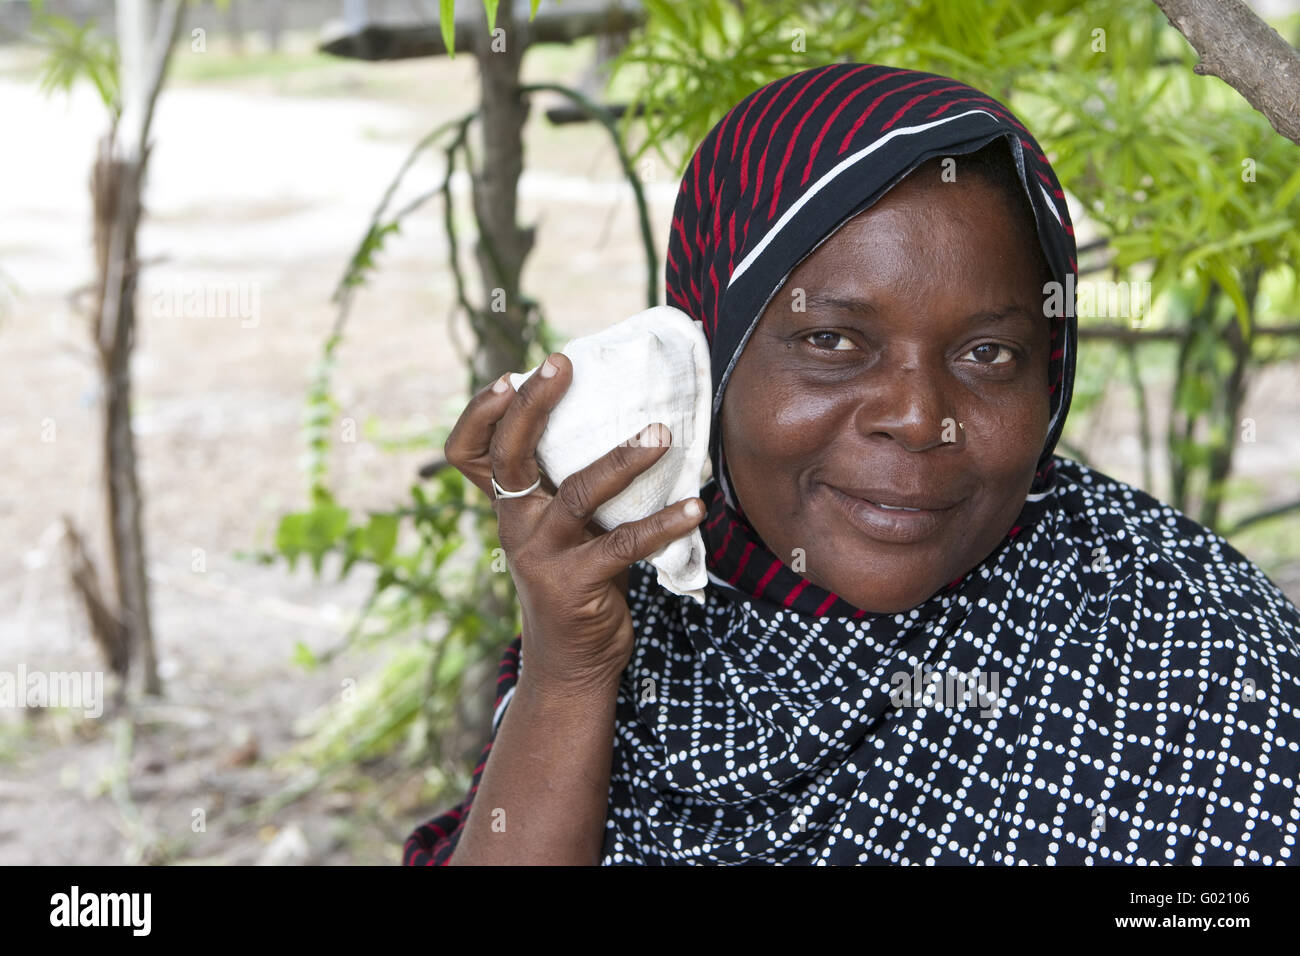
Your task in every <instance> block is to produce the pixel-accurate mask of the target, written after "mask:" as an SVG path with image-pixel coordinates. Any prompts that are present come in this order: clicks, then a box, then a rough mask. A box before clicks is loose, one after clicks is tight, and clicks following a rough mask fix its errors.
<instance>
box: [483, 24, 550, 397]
mask: <svg viewBox="0 0 1300 956" xmlns="http://www.w3.org/2000/svg"><path fill="white" fill-rule="evenodd" d="M514 7H515V5H514V2H513V0H502V2H501V5H500V6H499V7H498V8H497V18H496V25H497V27H498V28H500V29H501V30H502V31H504V35H503V36H500V37H499V38H497V39H495V40H494V38H493V37H492V36H490V35H489V34H488V32H487V29H486V26H487V24H486V22H483V24H482V27H483V29H481V30H476V31H475V32H476V36H477V37H478V39H477V42H476V46H475V49H474V53H475V57H476V60H477V63H478V69H479V85H480V92H481V96H482V100H481V102H480V105H479V109H480V126H481V129H482V149H483V152H482V156H483V160H482V165H481V166H480V168H479V169H478V170H471V180H472V195H473V203H474V215H475V219H476V220H477V222H478V229H479V236H478V238H477V240H476V241H475V244H474V253H475V257H476V258H477V260H478V267H479V274H480V276H481V277H482V283H483V296H484V302H483V305H482V308H481V309H479V310H476V311H475V313H474V314H472V315H471V316H470V323H471V325H472V326H473V329H474V334H475V336H476V337H477V339H478V343H479V347H478V348H477V349H476V350H475V353H474V361H473V366H472V368H471V376H472V379H471V383H470V388H471V390H473V391H477V390H478V389H479V388H481V387H482V386H483V385H486V384H487V383H488V382H490V381H492V379H494V378H496V377H497V376H499V375H501V374H502V373H504V372H508V371H520V370H522V369H523V367H524V361H525V352H524V349H525V346H526V342H527V341H528V309H527V307H526V305H525V303H524V301H523V298H522V296H521V295H520V293H519V277H520V273H521V272H522V271H523V265H524V259H525V258H526V257H527V256H528V253H529V252H530V251H531V250H532V247H533V236H534V230H533V229H532V228H531V227H530V228H526V229H521V228H520V227H519V225H518V223H517V222H516V219H515V217H516V214H517V211H518V191H519V176H520V173H521V172H522V171H523V165H524V148H523V128H524V123H525V121H526V120H527V119H528V103H527V101H526V100H524V99H523V98H522V97H521V96H520V95H519V65H520V62H521V60H522V59H523V54H524V49H525V47H526V45H527V37H526V36H525V35H524V30H523V29H521V28H520V27H522V24H521V23H520V22H519V21H518V20H517V18H516V15H515V8H514ZM494 47H495V49H494Z"/></svg>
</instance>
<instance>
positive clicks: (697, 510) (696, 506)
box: [686, 498, 704, 518]
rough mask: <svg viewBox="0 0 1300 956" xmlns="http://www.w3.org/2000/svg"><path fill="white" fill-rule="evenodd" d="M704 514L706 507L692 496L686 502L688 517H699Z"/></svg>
mask: <svg viewBox="0 0 1300 956" xmlns="http://www.w3.org/2000/svg"><path fill="white" fill-rule="evenodd" d="M702 514H704V507H703V506H702V505H701V504H700V503H699V502H698V501H696V500H695V499H694V498H692V499H691V500H690V501H688V502H686V517H688V518H698V517H699V516H700V515H702Z"/></svg>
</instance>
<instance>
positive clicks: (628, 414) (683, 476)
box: [510, 306, 713, 604]
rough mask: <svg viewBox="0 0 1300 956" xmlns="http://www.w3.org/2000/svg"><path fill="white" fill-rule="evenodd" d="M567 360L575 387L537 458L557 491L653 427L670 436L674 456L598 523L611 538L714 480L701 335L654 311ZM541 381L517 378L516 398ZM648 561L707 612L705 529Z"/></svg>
mask: <svg viewBox="0 0 1300 956" xmlns="http://www.w3.org/2000/svg"><path fill="white" fill-rule="evenodd" d="M560 351H562V352H563V353H564V354H565V355H566V356H568V358H569V361H570V362H572V363H573V380H572V382H571V383H570V385H569V388H568V390H567V391H566V392H565V393H564V397H563V398H561V399H560V401H559V403H558V404H557V405H556V406H555V408H554V409H552V410H551V414H550V418H549V419H548V421H547V424H546V430H545V431H544V432H543V433H542V437H541V440H540V441H539V442H538V444H537V455H536V457H537V463H538V465H539V466H540V467H541V469H542V471H543V472H545V474H546V477H547V478H549V479H550V480H551V483H552V484H553V485H555V487H557V488H558V487H559V486H560V482H562V481H564V479H566V478H568V477H569V476H570V475H572V474H573V473H574V472H577V471H581V470H582V469H583V468H585V467H586V466H587V465H590V464H591V463H592V462H593V461H595V460H596V459H598V458H602V457H604V456H605V455H607V454H609V452H611V451H613V450H614V448H615V447H616V446H618V445H621V444H624V443H626V442H629V441H632V440H633V439H634V436H636V434H637V433H638V432H639V431H640V430H641V429H642V428H644V427H645V426H646V425H649V424H651V423H652V422H663V423H664V424H665V425H667V426H668V428H669V429H670V430H671V432H672V442H671V444H670V445H669V447H668V451H666V452H664V454H663V455H662V456H661V457H660V458H659V460H658V461H656V462H655V463H654V464H653V465H652V466H650V468H648V469H646V470H645V471H643V472H642V473H641V474H639V475H638V476H637V477H636V478H635V479H634V480H633V482H632V484H631V485H629V486H628V487H627V488H626V489H624V490H623V491H622V492H620V493H619V494H617V495H615V496H614V497H613V498H611V499H610V500H609V501H607V502H605V503H604V504H603V505H601V506H600V507H599V508H597V509H596V514H595V520H596V523H597V524H599V525H600V526H601V527H602V528H605V529H606V530H609V529H610V528H614V527H617V526H618V525H620V524H625V523H626V522H629V521H636V520H638V519H640V518H644V517H646V516H648V515H652V514H654V513H655V512H657V511H660V510H662V509H663V508H665V507H667V506H668V505H670V504H672V503H674V502H677V501H682V500H684V499H686V498H691V497H694V496H696V495H698V494H699V491H700V486H701V485H702V484H703V482H704V481H706V480H707V478H708V474H709V471H710V470H711V469H710V468H709V414H710V406H711V404H712V400H713V386H712V373H711V372H710V368H709V342H708V339H707V338H706V337H705V335H704V328H703V326H701V325H700V323H698V322H696V321H695V320H694V319H692V318H691V317H690V316H689V315H687V314H686V313H685V312H682V311H681V310H680V309H676V308H673V307H672V306H656V307H655V308H653V309H646V310H645V311H644V312H638V313H637V314H636V315H634V316H632V317H631V318H628V319H624V320H623V321H622V322H619V323H618V324H617V325H613V326H610V327H609V328H607V329H604V330H602V331H600V332H597V333H595V334H593V335H586V336H581V337H579V338H576V339H573V340H572V341H570V342H569V344H567V345H566V346H564V348H562V349H561V350H560ZM539 367H540V366H539ZM536 371H537V369H536V368H533V369H531V370H529V371H528V372H515V373H512V374H511V376H510V383H511V384H512V385H513V386H514V387H515V388H516V389H518V388H519V386H520V385H522V384H523V383H524V381H525V380H526V379H528V378H529V377H531V376H532V375H533V373H535V372H536ZM647 560H648V561H649V562H650V564H652V565H654V567H655V569H656V570H657V571H658V580H659V583H660V584H661V585H662V586H663V587H665V588H667V589H668V590H669V591H672V592H673V593H674V594H681V595H683V596H685V597H692V598H694V599H695V600H696V601H698V602H700V603H701V604H703V603H704V587H705V585H706V584H708V570H707V568H706V567H705V562H704V537H703V535H702V534H701V533H700V530H699V528H698V527H697V528H694V529H692V531H691V533H690V534H689V535H686V536H685V537H682V538H679V539H677V540H676V541H673V542H671V543H669V544H668V545H666V546H665V547H663V548H660V549H659V550H658V551H656V552H655V553H654V554H652V555H650V557H649V558H648V559H647Z"/></svg>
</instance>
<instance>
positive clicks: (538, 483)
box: [491, 472, 542, 498]
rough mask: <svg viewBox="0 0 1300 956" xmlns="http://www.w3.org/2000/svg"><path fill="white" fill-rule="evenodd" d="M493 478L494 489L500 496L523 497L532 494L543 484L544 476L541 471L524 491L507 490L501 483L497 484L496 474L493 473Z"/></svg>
mask: <svg viewBox="0 0 1300 956" xmlns="http://www.w3.org/2000/svg"><path fill="white" fill-rule="evenodd" d="M491 478H492V490H493V491H495V492H496V496H497V497H498V498H523V497H524V496H525V495H531V494H532V493H533V492H534V491H536V490H537V489H538V488H540V487H541V486H542V476H541V473H540V472H539V473H538V475H537V480H536V481H534V482H533V483H532V484H531V485H529V486H528V487H527V488H525V489H524V490H523V491H506V490H505V489H504V488H502V487H501V486H500V485H499V484H497V476H496V475H492V476H491Z"/></svg>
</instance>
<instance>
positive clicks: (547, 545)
mask: <svg viewBox="0 0 1300 956" xmlns="http://www.w3.org/2000/svg"><path fill="white" fill-rule="evenodd" d="M547 361H548V362H549V363H551V364H552V365H553V366H554V368H555V373H554V375H552V376H550V377H544V376H543V373H544V372H546V371H547V369H546V365H545V364H544V365H543V367H542V368H541V369H539V370H538V371H537V372H536V373H534V374H533V375H531V376H530V377H529V378H528V379H527V381H525V382H524V383H523V385H522V386H521V387H520V389H519V391H518V392H517V393H516V392H515V391H514V389H513V388H511V387H510V384H509V380H508V377H507V376H502V378H501V379H499V380H498V381H500V382H505V384H506V388H505V389H504V390H503V391H501V392H496V391H493V387H492V386H487V387H485V388H484V389H482V390H481V391H480V392H479V393H478V394H477V395H475V396H474V397H473V398H472V399H471V400H470V403H469V405H468V406H467V407H466V408H465V411H464V412H463V413H462V414H461V416H460V419H459V420H458V421H457V422H456V425H455V427H454V428H453V429H452V431H451V434H450V435H449V436H448V438H447V443H446V446H445V448H444V453H445V455H446V458H447V461H448V462H449V463H451V464H452V465H454V466H455V467H456V468H457V469H458V470H459V471H460V472H461V473H462V474H464V475H465V477H466V478H468V479H469V480H470V481H472V482H474V484H476V485H478V487H480V488H482V489H483V491H484V492H485V493H486V494H487V495H488V496H489V497H490V498H492V499H493V502H492V508H493V510H494V511H495V512H496V514H497V523H498V531H499V534H500V538H501V546H502V548H503V549H504V550H505V553H506V560H507V561H508V563H509V566H510V574H511V576H512V577H513V578H514V582H515V589H516V591H517V593H518V595H519V602H520V606H521V608H522V611H523V619H524V629H523V643H524V657H525V659H526V660H527V661H528V665H527V667H528V669H529V670H530V671H531V673H532V674H533V677H534V678H535V679H536V680H537V682H538V685H539V686H543V687H546V688H548V689H550V690H556V691H560V692H562V693H563V692H568V691H573V690H580V691H581V690H585V689H587V688H589V687H593V686H608V685H609V683H610V682H611V681H617V678H618V676H619V675H620V674H621V673H622V672H623V669H624V668H625V667H626V666H627V662H628V660H629V659H630V657H631V654H632V643H633V633H632V618H631V613H630V612H629V610H628V605H627V570H628V568H629V567H630V566H631V565H633V564H635V563H636V562H637V561H641V560H643V559H645V558H647V557H649V556H650V555H651V554H653V553H654V552H655V551H657V550H659V549H660V548H662V547H664V546H665V545H667V544H669V543H670V542H672V541H675V540H677V539H678V538H681V537H683V536H685V535H687V534H689V533H690V532H691V530H692V529H694V528H695V526H696V525H698V524H699V523H700V521H701V519H702V518H703V517H704V513H705V509H704V503H703V502H702V501H701V500H700V499H699V498H688V499H687V500H685V501H679V502H676V503H674V504H671V505H669V506H668V507H666V508H664V509H662V510H660V511H658V512H656V513H654V514H652V515H649V516H647V517H645V518H642V519H640V520H639V521H631V522H627V523H625V524H621V525H619V526H618V527H616V528H613V529H611V530H609V531H608V532H605V531H602V530H601V529H600V527H599V526H598V525H596V524H595V523H594V521H593V520H592V519H593V516H594V514H595V512H596V509H597V508H598V507H599V506H600V505H602V504H604V503H605V502H606V501H608V500H609V499H611V498H613V497H614V496H615V495H617V494H618V493H619V492H621V491H623V490H624V489H625V488H627V487H628V485H630V484H631V483H632V482H633V480H635V478H636V477H637V475H639V474H641V473H642V472H644V471H645V470H647V469H648V468H649V467H650V466H651V465H653V464H654V463H655V462H656V461H658V460H659V458H660V456H661V455H663V453H664V451H665V450H666V449H667V448H668V445H669V442H670V440H671V436H670V435H669V434H668V428H667V427H666V426H664V425H663V424H662V423H656V424H655V425H651V426H649V428H647V429H646V430H645V431H643V432H642V433H641V435H640V436H633V435H629V436H628V441H627V442H625V443H624V444H622V445H619V446H618V447H616V448H614V449H613V450H612V451H610V452H609V453H608V454H606V455H604V456H603V457H601V458H598V459H597V460H596V461H594V462H593V463H592V464H590V465H588V466H587V467H586V468H583V469H582V470H581V471H578V472H575V473H574V474H572V475H570V476H569V477H568V478H566V479H565V480H564V481H562V482H561V483H560V486H559V488H558V489H556V488H553V487H552V486H551V485H550V482H548V481H547V480H546V479H545V477H544V476H543V487H541V488H538V489H537V490H536V491H534V492H533V493H531V494H529V495H525V496H524V497H522V498H501V499H497V498H496V496H495V493H494V491H493V489H492V484H491V476H492V475H493V474H495V476H496V480H497V482H498V483H499V484H500V485H501V486H502V487H503V488H507V489H510V490H512V491H513V490H516V489H522V488H527V487H528V486H529V485H531V484H532V483H533V482H534V481H535V480H537V477H538V475H539V474H540V468H539V467H538V464H537V460H536V458H535V454H536V451H537V443H538V441H539V440H540V439H541V436H542V432H543V431H544V430H545V428H546V423H547V420H548V418H549V416H550V413H551V410H552V409H553V408H554V407H555V406H556V404H558V403H559V401H560V399H561V398H562V397H563V395H564V393H565V392H566V391H567V390H568V387H569V383H570V382H571V381H572V373H573V366H572V364H571V363H570V361H569V359H568V357H567V356H565V355H563V354H562V353H558V352H557V353H556V354H554V355H552V356H550V357H549V358H548V359H547ZM496 384H497V383H496V382H494V383H493V385H496ZM656 428H659V429H661V434H659V435H656V434H655V429H656ZM691 505H695V506H697V507H698V509H699V510H698V513H695V514H692V513H691V512H690V511H688V508H689V507H690V506H691Z"/></svg>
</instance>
